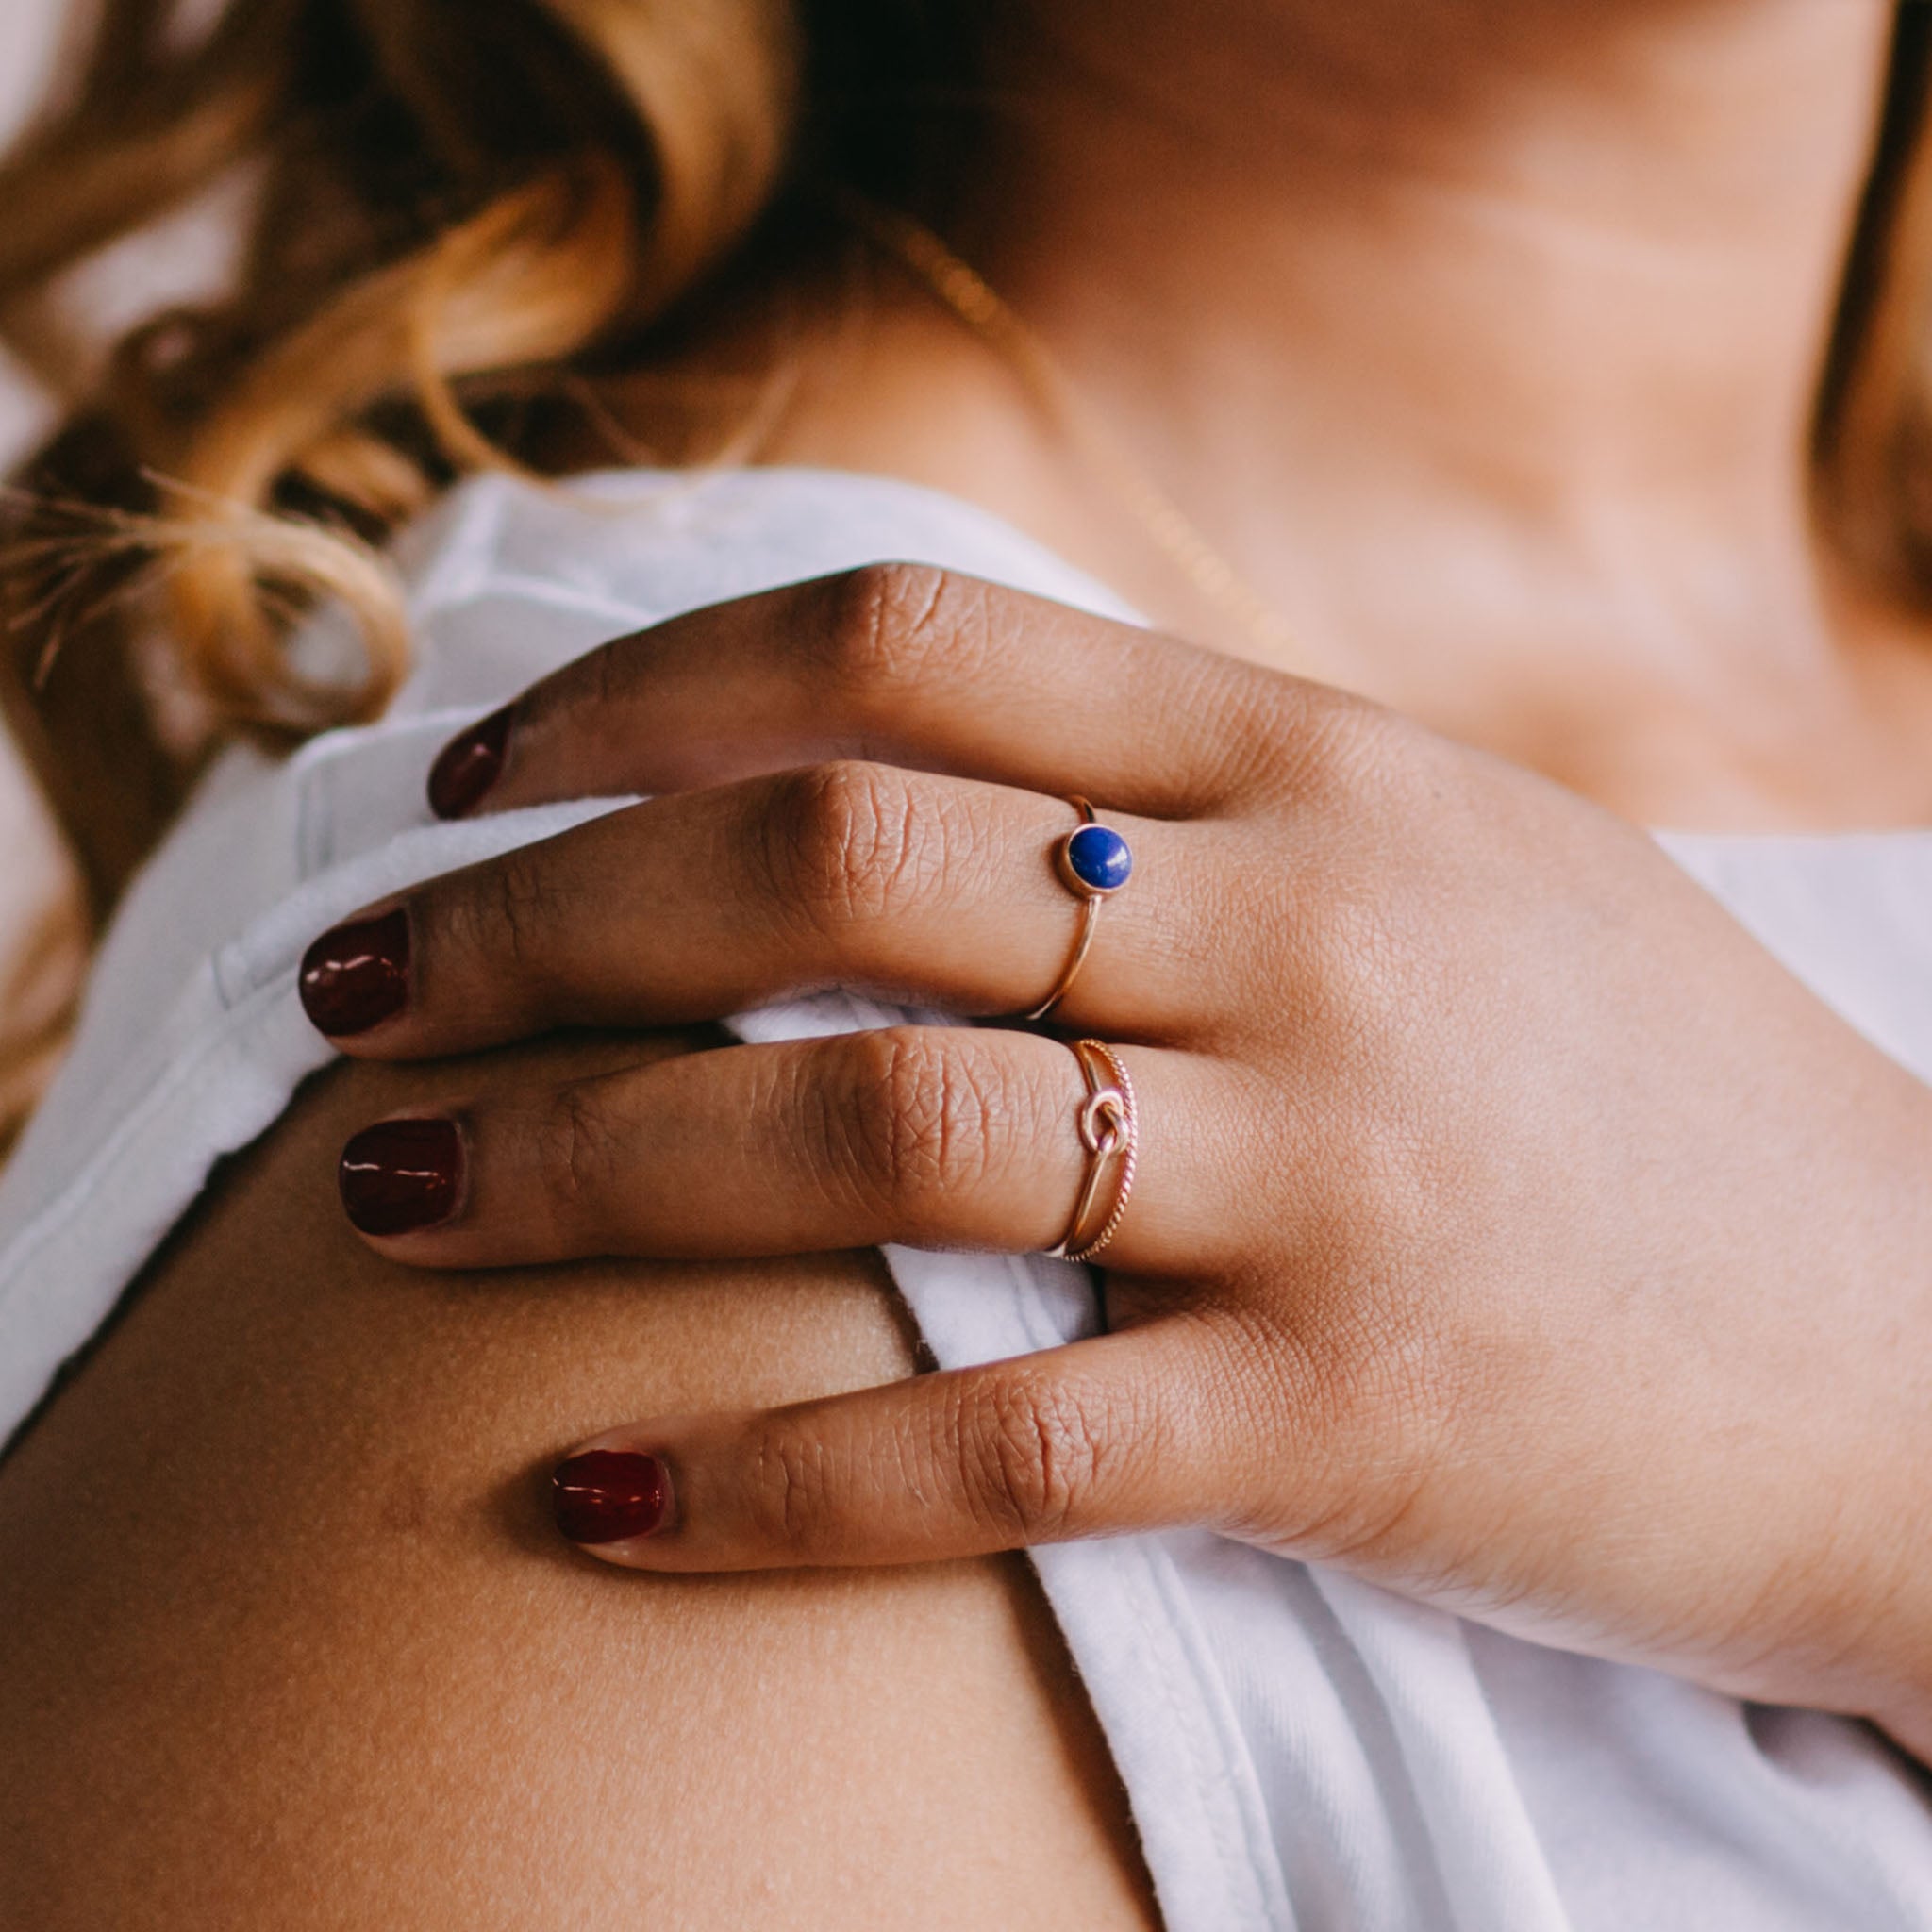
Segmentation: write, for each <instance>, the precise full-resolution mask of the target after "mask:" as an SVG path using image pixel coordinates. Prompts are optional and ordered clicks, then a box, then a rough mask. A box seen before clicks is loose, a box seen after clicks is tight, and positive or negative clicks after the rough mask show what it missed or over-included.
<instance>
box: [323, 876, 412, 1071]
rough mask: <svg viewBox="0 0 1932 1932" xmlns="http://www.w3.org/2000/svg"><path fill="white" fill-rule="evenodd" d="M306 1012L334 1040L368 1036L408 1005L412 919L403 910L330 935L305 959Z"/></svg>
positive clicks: (387, 913) (326, 934) (400, 909)
mask: <svg viewBox="0 0 1932 1932" xmlns="http://www.w3.org/2000/svg"><path fill="white" fill-rule="evenodd" d="M298 984H299V986H300V988H301V991H302V1010H303V1011H304V1012H306V1013H307V1014H308V1017H309V1019H311V1020H312V1021H313V1022H314V1023H315V1024H316V1025H317V1026H319V1027H320V1028H321V1029H322V1031H323V1032H325V1033H326V1034H328V1035H330V1036H331V1037H332V1038H335V1039H341V1038H343V1037H344V1036H346V1035H348V1034H351V1033H366V1032H368V1030H369V1029H370V1028H371V1027H372V1026H375V1025H377V1024H380V1023H381V1022H382V1021H384V1020H388V1019H391V1018H392V1017H393V1016H394V1015H395V1014H397V1013H400V1012H401V1011H402V1010H403V1008H404V1007H406V1006H407V1005H408V1001H409V916H408V913H407V912H405V911H404V910H403V908H401V907H400V906H398V907H397V908H396V909H395V910H394V911H393V912H385V913H383V914H382V916H381V917H380V918H378V919H358V920H354V921H352V922H351V923H350V924H347V925H339V926H337V927H336V928H335V930H334V931H333V932H325V933H324V934H323V936H322V937H321V938H320V939H319V940H317V941H316V942H315V943H314V944H313V945H312V946H310V947H309V949H308V952H306V953H305V954H304V955H303V956H302V974H301V977H300V979H299V981H298Z"/></svg>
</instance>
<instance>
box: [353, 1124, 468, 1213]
mask: <svg viewBox="0 0 1932 1932" xmlns="http://www.w3.org/2000/svg"><path fill="white" fill-rule="evenodd" d="M336 1179H337V1183H338V1185H339V1186H340V1187H341V1191H342V1207H343V1209H344V1210H345V1211H346V1212H347V1214H348V1217H349V1219H350V1220H351V1221H352V1222H353V1223H354V1224H356V1226H357V1227H358V1228H359V1229H361V1231H362V1232H363V1233H364V1234H375V1235H393V1234H414V1233H415V1232H416V1230H417V1229H418V1228H424V1227H434V1226H435V1225H436V1224H437V1223H438V1222H439V1221H447V1220H448V1219H449V1218H450V1216H451V1215H452V1214H454V1213H455V1212H456V1211H457V1203H458V1197H459V1196H460V1195H461V1193H462V1188H463V1137H462V1136H461V1135H460V1134H459V1133H458V1131H457V1124H456V1123H455V1122H454V1121H380V1122H378V1123H377V1124H375V1126H373V1127H364V1128H363V1129H362V1131H361V1132H360V1133H359V1134H358V1135H356V1137H355V1138H354V1139H353V1140H352V1141H350V1142H349V1144H348V1145H347V1146H346V1147H344V1148H343V1149H342V1159H341V1166H340V1167H339V1168H338V1169H337V1170H336Z"/></svg>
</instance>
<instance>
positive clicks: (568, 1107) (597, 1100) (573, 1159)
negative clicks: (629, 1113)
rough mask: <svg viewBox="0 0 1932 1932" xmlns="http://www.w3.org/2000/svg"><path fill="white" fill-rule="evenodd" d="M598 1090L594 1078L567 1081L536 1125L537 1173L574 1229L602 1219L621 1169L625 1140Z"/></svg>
mask: <svg viewBox="0 0 1932 1932" xmlns="http://www.w3.org/2000/svg"><path fill="white" fill-rule="evenodd" d="M600 1088H601V1083H599V1082H597V1081H592V1080H573V1081H569V1082H567V1083H566V1084H565V1085H563V1086H562V1087H559V1088H558V1090H557V1091H556V1093H555V1094H554V1095H553V1096H552V1098H551V1103H550V1106H549V1108H547V1109H546V1110H545V1112H544V1114H543V1116H542V1118H541V1121H540V1122H539V1124H538V1134H537V1148H536V1158H537V1172H538V1177H539V1179H540V1182H541V1186H542V1189H543V1194H544V1198H545V1199H546V1200H547V1201H548V1203H549V1204H550V1208H551V1210H552V1212H553V1213H555V1214H556V1215H557V1216H558V1219H559V1220H560V1221H562V1222H564V1223H566V1224H570V1225H572V1226H580V1225H582V1224H596V1223H597V1222H599V1221H600V1220H601V1210H602V1208H603V1206H604V1204H605V1203H606V1202H608V1200H609V1199H610V1198H611V1194H612V1189H613V1185H614V1183H615V1182H616V1181H617V1179H618V1177H619V1171H620V1169H621V1167H622V1161H623V1140H624V1137H623V1135H622V1133H621V1132H620V1131H619V1128H618V1125H617V1123H616V1122H615V1121H614V1120H613V1119H612V1118H611V1115H610V1111H609V1108H608V1106H607V1105H606V1103H605V1100H604V1098H603V1096H602V1093H601V1091H600Z"/></svg>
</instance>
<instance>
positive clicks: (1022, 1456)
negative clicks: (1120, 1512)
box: [955, 1376, 1124, 1541]
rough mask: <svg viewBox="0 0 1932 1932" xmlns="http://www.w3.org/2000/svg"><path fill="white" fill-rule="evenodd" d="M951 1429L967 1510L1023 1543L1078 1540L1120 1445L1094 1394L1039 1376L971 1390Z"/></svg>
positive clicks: (1105, 1410)
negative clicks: (956, 1447)
mask: <svg viewBox="0 0 1932 1932" xmlns="http://www.w3.org/2000/svg"><path fill="white" fill-rule="evenodd" d="M955 1426H956V1428H957V1430H958V1454H959V1458H960V1465H961V1469H962V1472H963V1474H964V1478H965V1491H966V1497H967V1502H968V1507H970V1508H971V1509H972V1510H973V1512H974V1516H975V1517H976V1518H977V1519H978V1520H979V1521H981V1522H982V1523H984V1524H986V1526H987V1527H989V1528H991V1529H994V1530H997V1531H999V1532H1000V1533H1001V1534H1002V1535H1005V1536H1017V1537H1019V1538H1020V1539H1022V1540H1024V1541H1052V1540H1054V1539H1056V1538H1059V1537H1067V1536H1076V1535H1078V1534H1079V1532H1080V1528H1081V1525H1082V1524H1083V1522H1084V1521H1085V1520H1086V1518H1087V1516H1088V1513H1089V1509H1090V1505H1091V1499H1093V1498H1094V1496H1095V1495H1096V1493H1097V1491H1098V1490H1099V1487H1100V1484H1101V1482H1102V1480H1103V1477H1104V1474H1105V1470H1106V1466H1107V1464H1108V1460H1109V1458H1110V1457H1111V1456H1112V1454H1113V1445H1114V1444H1115V1443H1117V1442H1119V1441H1123V1440H1124V1439H1123V1437H1122V1435H1121V1434H1120V1433H1119V1432H1117V1431H1116V1430H1115V1428H1114V1427H1113V1426H1112V1425H1111V1418H1110V1417H1109V1415H1108V1403H1107V1402H1106V1401H1105V1400H1104V1399H1103V1398H1102V1397H1101V1396H1100V1395H1099V1394H1098V1392H1097V1391H1094V1390H1092V1389H1090V1388H1086V1387H1083V1386H1082V1385H1081V1384H1080V1383H1079V1382H1078V1381H1076V1380H1075V1381H1069V1380H1065V1379H1058V1380H1050V1379H1047V1378H1045V1377H1042V1376H1023V1377H1020V1378H1017V1379H1011V1380H1002V1381H998V1382H992V1383H988V1384H981V1385H977V1386H975V1387H974V1390H973V1392H972V1393H971V1394H969V1395H968V1396H967V1398H966V1400H965V1402H964V1404H963V1405H962V1407H961V1411H960V1414H959V1416H958V1421H957V1423H956V1424H955Z"/></svg>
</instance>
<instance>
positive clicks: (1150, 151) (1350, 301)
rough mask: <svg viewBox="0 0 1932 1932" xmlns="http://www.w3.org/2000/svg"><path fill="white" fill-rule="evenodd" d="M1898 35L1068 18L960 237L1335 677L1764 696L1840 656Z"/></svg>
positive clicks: (1510, 7) (1864, 6) (1304, 5)
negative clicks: (1855, 371) (1849, 463)
mask: <svg viewBox="0 0 1932 1932" xmlns="http://www.w3.org/2000/svg"><path fill="white" fill-rule="evenodd" d="M1210 16H1211V17H1210ZM1889 32H1890V9H1889V8H1887V7H1885V6H1884V5H1882V4H1880V0H1617V4H1615V5H1610V6H1602V7H1597V6H1590V7H1578V6H1576V5H1575V4H1574V0H1348V4H1344V0H1210V5H1209V6H1208V8H1183V7H1180V6H1177V5H1174V0H1051V4H1050V5H1046V4H1042V5H1041V7H1040V8H1039V12H1038V16H1037V17H1035V18H1030V19H1028V20H1027V21H1026V22H1025V24H1024V26H1023V27H1016V29H1015V30H1014V31H1013V32H1012V34H1011V35H1010V37H1009V38H1008V41H1007V42H1006V47H1007V54H1006V60H1005V69H1006V71H1005V73H1004V75H1003V76H1002V79H1003V85H1002V87H1001V90H1000V97H1001V98H1002V99H1003V101H1005V102H1006V103H1007V104H1008V111H1007V112H1005V113H1004V114H1003V115H1002V116H1001V119H1000V122H999V125H998V128H997V130H996V134H995V138H994V142H993V149H992V153H991V158H990V161H989V164H988V165H987V166H986V168H985V170H984V173H983V175H982V176H981V187H982V192H981V194H980V197H979V199H978V202H977V206H978V208H980V209H982V210H983V218H982V219H979V220H977V221H975V220H974V218H973V216H972V215H971V213H969V215H968V217H967V218H966V220H965V222H964V223H963V224H962V225H961V228H960V231H959V232H960V237H961V240H962V243H963V246H964V248H965V250H966V252H967V253H968V254H969V255H971V256H972V257H973V258H974V259H975V260H976V262H977V263H978V264H979V265H980V266H981V267H982V268H983V269H984V270H985V271H986V272H987V274H988V275H989V277H990V279H991V281H992V282H993V283H994V285H995V286H996V287H998V288H999V289H1000V290H1001V291H1002V292H1003V293H1004V294H1005V295H1006V296H1007V297H1008V299H1009V300H1010V301H1011V302H1012V303H1013V305H1014V307H1015V308H1018V309H1019V310H1020V311H1021V312H1022V313H1023V314H1024V315H1025V316H1026V317H1027V318H1028V320H1029V321H1030V322H1031V323H1032V324H1033V325H1035V326H1036V327H1037V328H1038V329H1039V330H1040V331H1041V333H1042V335H1043V336H1044V337H1045V338H1046V339H1047V340H1048V341H1049V342H1050V343H1051V344H1052V345H1053V347H1054V349H1055V350H1056V351H1057V352H1058V356H1059V357H1060V358H1061V359H1062V360H1063V361H1064V363H1065V364H1066V366H1067V367H1068V368H1069V369H1070V370H1072V371H1073V372H1074V376H1075V379H1076V381H1077V383H1078V384H1079V386H1080V388H1081V389H1082V390H1083V391H1084V392H1085V394H1086V396H1087V398H1088V400H1089V401H1090V403H1091V404H1092V405H1094V406H1095V407H1097V408H1099V409H1100V410H1102V411H1103V412H1104V413H1105V414H1106V415H1107V417H1108V419H1109V420H1110V421H1111V423H1112V424H1113V425H1114V426H1115V428H1116V429H1117V430H1118V432H1119V433H1120V435H1121V437H1122V440H1123V441H1124V442H1126V443H1127V444H1129V445H1130V446H1131V447H1132V448H1133V449H1134V451H1135V452H1136V453H1137V455H1138V456H1139V457H1141V458H1142V459H1143V460H1144V462H1145V464H1146V466H1147V468H1148V469H1149V470H1150V472H1152V473H1153V474H1154V475H1157V476H1158V478H1159V480H1160V482H1161V483H1162V484H1163V486H1165V487H1166V488H1167V489H1168V490H1169V491H1171V492H1172V494H1173V495H1174V497H1175V498H1176V499H1177V500H1179V501H1180V502H1182V503H1183V504H1185V505H1186V506H1187V508H1188V509H1189V511H1190V513H1191V515H1193V516H1194V517H1195V518H1196V520H1197V521H1198V522H1199V523H1200V524H1201V525H1203V526H1204V527H1205V528H1206V529H1208V530H1209V531H1211V532H1212V533H1213V536H1214V539H1215V541H1216V542H1217V543H1218V544H1221V545H1223V546H1224V548H1225V550H1226V551H1227V552H1228V554H1229V555H1230V557H1231V558H1233V559H1234V560H1235V561H1236V562H1237V563H1238V564H1239V565H1240V566H1241V568H1242V569H1243V570H1244V571H1245V572H1246V573H1247V574H1248V575H1250V576H1251V577H1252V578H1253V579H1254V580H1255V581H1256V582H1257V585H1258V587H1259V588H1260V589H1261V590H1262V591H1264V593H1265V594H1267V595H1268V596H1269V597H1270V598H1271V599H1272V600H1273V601H1274V602H1275V603H1276V604H1277V605H1279V606H1280V607H1281V608H1283V610H1284V612H1285V614H1286V615H1287V616H1288V618H1289V620H1290V622H1291V625H1293V626H1294V627H1295V628H1296V629H1297V631H1298V633H1299V635H1300V638H1301V640H1302V643H1303V653H1302V655H1303V658H1304V661H1303V663H1302V664H1300V665H1299V666H1298V667H1296V668H1302V669H1311V670H1313V671H1315V672H1317V673H1318V674H1319V675H1324V676H1329V677H1333V678H1336V679H1337V680H1338V681H1341V682H1344V683H1348V684H1351V685H1353V686H1355V687H1356V688H1357V689H1364V690H1368V691H1373V692H1374V693H1376V694H1378V695H1383V696H1387V697H1390V698H1391V699H1393V700H1394V701H1396V702H1400V703H1404V704H1406V705H1407V706H1408V707H1409V708H1415V709H1419V710H1422V711H1423V712H1424V715H1431V716H1433V717H1435V718H1436V719H1437V720H1438V721H1439V722H1443V723H1445V724H1450V725H1452V726H1454V725H1456V724H1458V723H1459V722H1460V721H1459V720H1458V718H1457V716H1456V715H1455V713H1456V712H1457V700H1456V698H1455V696H1454V691H1462V692H1463V693H1465V694H1474V695H1472V696H1470V702H1471V703H1475V704H1480V705H1484V706H1487V707H1488V708H1490V709H1491V711H1493V709H1494V697H1493V693H1492V692H1490V691H1486V690H1485V689H1484V687H1485V683H1486V679H1485V669H1486V667H1493V668H1494V671H1495V675H1496V679H1497V680H1507V682H1508V683H1509V686H1510V689H1511V691H1513V692H1514V693H1515V694H1516V699H1517V700H1518V701H1520V702H1523V703H1526V704H1528V705H1529V706H1531V708H1534V707H1535V706H1536V705H1538V704H1540V703H1541V696H1540V695H1539V693H1538V691H1537V685H1538V674H1537V673H1536V671H1535V669H1534V668H1533V667H1526V662H1525V659H1526V658H1534V660H1535V665H1537V666H1541V667H1542V669H1543V670H1544V671H1545V672H1549V673H1551V674H1552V675H1560V676H1563V677H1570V678H1574V675H1576V672H1577V667H1578V664H1579V663H1580V662H1586V661H1590V660H1591V659H1592V658H1593V656H1594V655H1597V654H1601V655H1602V656H1603V658H1604V659H1605V661H1606V662H1608V661H1609V660H1611V659H1614V661H1615V664H1616V666H1617V667H1618V674H1619V675H1622V676H1624V677H1626V678H1627V677H1633V676H1637V675H1646V676H1661V677H1664V678H1666V679H1667V680H1669V681H1670V682H1671V683H1673V684H1674V686H1680V687H1683V688H1685V689H1686V690H1691V691H1694V690H1696V689H1698V688H1699V687H1705V688H1708V689H1709V690H1710V691H1713V692H1715V691H1719V690H1721V688H1722V687H1723V686H1724V683H1725V681H1726V680H1728V679H1731V678H1734V677H1736V676H1738V675H1744V674H1745V673H1748V675H1749V676H1750V678H1751V679H1752V681H1753V683H1754V685H1755V686H1756V688H1757V689H1758V690H1759V691H1762V690H1763V689H1764V688H1766V685H1767V679H1768V677H1769V681H1770V682H1775V680H1776V676H1777V675H1780V674H1779V673H1777V672H1776V671H1775V670H1774V671H1772V672H1770V673H1768V671H1767V667H1768V666H1770V667H1777V666H1782V667H1783V673H1785V674H1789V675H1791V676H1802V675H1809V673H1808V670H1807V667H1809V669H1811V670H1815V668H1816V665H1817V663H1818V662H1819V660H1820V655H1821V653H1825V652H1828V650H1829V647H1830V636H1829V632H1830V620H1829V618H1828V613H1827V610H1826V605H1827V603H1828V601H1829V600H1828V598H1827V597H1826V595H1825V593H1824V591H1823V590H1822V589H1821V586H1820V582H1819V576H1818V570H1817V565H1816V561H1815V556H1814V546H1813V544H1812V542H1811V539H1810V532H1809V523H1808V513H1807V489H1806V444H1807V426H1808V420H1809V413H1810V408H1811V403H1812V397H1813V394H1814V391H1815V387H1816V382H1817V376H1818V372H1819V366H1820V360H1821V356H1822V352H1823V348H1824V340H1825V336H1826V332H1827V329H1828V326H1829V321H1830V317H1831V314H1832V312H1833V309H1834V307H1835V301H1836V293H1837V289H1838V284H1839V278H1840V272H1841V268H1842V256H1843V249H1844V244H1845V240H1846V236H1847V233H1848V230H1849V225H1850V221H1851V216H1852V212H1853V209H1854V208H1855V205H1856V201H1857V193H1858V191H1859V188H1860V186H1861V183H1862V180H1863V177H1864V174H1865V170H1866V166H1867V163H1868V159H1869V153H1870V144H1871V139H1872V134H1873V131H1874V113H1875V107H1876V101H1877V97H1878V91H1879V86H1880V82H1881V78H1882V74H1883V67H1884V59H1885V54H1886V49H1887V45H1888V42H1889ZM1452 686H1453V688H1454V689H1453V690H1452ZM1445 714H1446V715H1445ZM1483 735H1489V736H1492V737H1493V736H1494V735H1495V734H1494V733H1485V734H1483Z"/></svg>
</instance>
